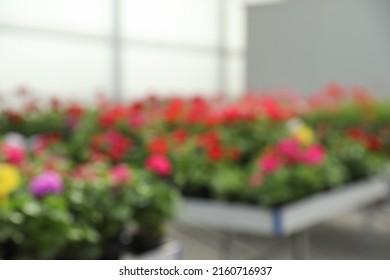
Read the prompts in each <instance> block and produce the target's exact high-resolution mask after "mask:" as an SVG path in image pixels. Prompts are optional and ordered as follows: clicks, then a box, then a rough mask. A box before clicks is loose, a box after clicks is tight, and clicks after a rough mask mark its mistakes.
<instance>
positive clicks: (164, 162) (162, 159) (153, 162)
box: [145, 155, 172, 176]
mask: <svg viewBox="0 0 390 280" xmlns="http://www.w3.org/2000/svg"><path fill="white" fill-rule="evenodd" d="M145 167H146V169H148V170H150V171H152V172H155V173H157V174H159V175H161V176H168V175H170V174H171V172H172V166H171V162H170V161H169V159H168V158H167V157H166V156H165V155H151V156H150V157H149V158H148V159H147V160H146V163H145Z"/></svg>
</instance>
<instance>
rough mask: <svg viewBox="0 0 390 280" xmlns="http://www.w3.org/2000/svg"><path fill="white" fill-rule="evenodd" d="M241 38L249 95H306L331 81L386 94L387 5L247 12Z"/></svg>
mask: <svg viewBox="0 0 390 280" xmlns="http://www.w3.org/2000/svg"><path fill="white" fill-rule="evenodd" d="M247 38H248V56H247V85H248V87H249V88H250V89H273V88H278V87H280V86H290V87H293V88H295V89H297V90H300V91H303V92H306V93H310V92H313V91H315V90H318V89H319V88H321V87H322V86H323V85H324V84H326V83H328V82H332V81H336V82H340V83H342V84H344V85H347V86H348V85H356V84H358V85H363V86H366V87H368V88H370V89H372V90H374V91H376V92H377V94H378V95H385V94H386V92H387V93H388V94H390V0H290V1H287V2H286V3H282V4H275V5H267V6H251V7H250V8H248V36H247ZM389 97H390V96H389Z"/></svg>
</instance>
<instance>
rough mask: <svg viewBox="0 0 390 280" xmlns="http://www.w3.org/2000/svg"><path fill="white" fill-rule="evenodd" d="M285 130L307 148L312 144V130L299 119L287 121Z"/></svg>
mask: <svg viewBox="0 0 390 280" xmlns="http://www.w3.org/2000/svg"><path fill="white" fill-rule="evenodd" d="M287 129H288V130H289V131H290V133H291V135H292V136H293V137H294V138H295V139H297V140H298V141H299V142H300V143H301V144H302V145H305V146H307V145H310V144H312V143H313V142H314V132H313V130H312V129H311V128H310V127H308V126H307V125H306V124H305V123H304V122H303V121H301V120H300V119H292V120H290V121H288V122H287Z"/></svg>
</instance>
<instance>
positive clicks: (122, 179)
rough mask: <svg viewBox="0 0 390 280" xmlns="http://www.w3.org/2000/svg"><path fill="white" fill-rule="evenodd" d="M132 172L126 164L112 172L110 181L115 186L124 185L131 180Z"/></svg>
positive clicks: (113, 169) (114, 168)
mask: <svg viewBox="0 0 390 280" xmlns="http://www.w3.org/2000/svg"><path fill="white" fill-rule="evenodd" d="M131 175H132V174H131V170H130V168H129V167H128V166H127V165H125V164H120V165H117V166H115V167H113V168H112V169H111V171H110V179H111V182H112V184H113V185H114V186H118V185H123V184H126V183H128V182H130V180H131V177H132V176H131Z"/></svg>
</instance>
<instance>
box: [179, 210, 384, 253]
mask: <svg viewBox="0 0 390 280" xmlns="http://www.w3.org/2000/svg"><path fill="white" fill-rule="evenodd" d="M367 217H369V218H368V219H367ZM369 225H371V229H372V230H371V231H370V230H369V229H370V226H369ZM224 236H226V234H225V233H224V232H218V231H215V230H213V229H210V228H205V227H202V226H201V225H199V226H196V227H195V226H189V225H183V224H180V225H175V226H174V228H173V230H172V232H171V237H172V238H173V239H176V240H178V241H179V242H180V244H181V246H182V249H183V256H184V259H190V260H202V259H204V260H209V259H224V258H226V257H224V256H222V255H221V250H220V249H221V248H224V250H226V248H227V246H226V243H223V242H224V240H225V239H224ZM309 237H310V247H311V248H310V259H334V260H343V259H387V260H389V259H390V210H388V209H376V210H375V211H374V213H373V214H372V215H371V216H367V212H364V211H361V212H359V213H352V214H348V215H345V216H343V217H340V218H338V219H335V220H331V221H328V222H327V223H325V224H321V225H318V226H316V227H314V228H312V229H311V230H310V231H309ZM225 256H226V255H225ZM230 259H273V260H274V259H275V260H279V259H280V260H285V259H292V254H291V239H289V238H281V239H273V238H264V237H261V236H253V235H246V234H242V233H235V234H234V242H233V243H232V244H231V250H230Z"/></svg>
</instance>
